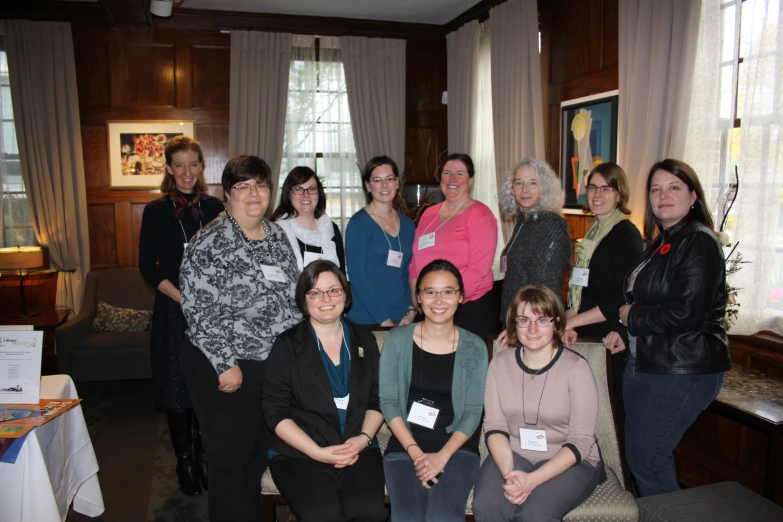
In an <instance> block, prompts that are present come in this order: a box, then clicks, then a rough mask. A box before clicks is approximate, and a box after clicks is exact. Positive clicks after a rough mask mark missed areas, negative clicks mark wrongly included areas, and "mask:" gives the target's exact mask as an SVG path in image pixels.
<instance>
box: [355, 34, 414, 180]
mask: <svg viewBox="0 0 783 522" xmlns="http://www.w3.org/2000/svg"><path fill="white" fill-rule="evenodd" d="M405 44H406V42H405V40H391V39H386V38H362V37H358V36H344V37H341V38H340V47H341V48H342V62H343V64H344V65H345V80H346V85H347V88H348V104H349V105H350V108H351V122H352V125H353V137H354V140H355V142H356V155H357V159H358V161H359V165H360V167H364V165H365V164H366V163H367V162H368V161H369V160H370V159H371V158H372V157H374V156H378V155H380V154H386V155H388V156H390V157H392V158H393V159H394V160H395V161H397V162H403V161H404V158H405Z"/></svg>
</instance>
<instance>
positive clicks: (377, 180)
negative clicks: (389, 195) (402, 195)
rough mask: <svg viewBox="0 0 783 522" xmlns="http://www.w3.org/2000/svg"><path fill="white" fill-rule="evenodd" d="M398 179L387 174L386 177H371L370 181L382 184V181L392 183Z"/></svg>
mask: <svg viewBox="0 0 783 522" xmlns="http://www.w3.org/2000/svg"><path fill="white" fill-rule="evenodd" d="M396 179H397V178H396V177H395V176H387V177H385V178H370V183H374V184H376V185H380V184H381V183H383V182H384V181H385V182H386V183H389V184H391V183H394V180H396Z"/></svg>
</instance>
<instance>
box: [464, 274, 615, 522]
mask: <svg viewBox="0 0 783 522" xmlns="http://www.w3.org/2000/svg"><path fill="white" fill-rule="evenodd" d="M506 324H508V332H507V333H508V344H509V346H510V347H511V348H510V349H508V350H504V351H502V352H501V353H499V354H498V355H496V356H495V357H494V358H493V360H492V362H491V364H490V365H489V371H488V373H487V384H486V388H485V393H484V435H485V436H486V440H487V447H488V448H489V453H490V455H491V456H492V458H488V459H486V460H485V461H484V464H483V465H482V466H481V470H480V471H479V476H478V480H477V482H476V489H475V492H474V497H473V514H474V516H475V519H476V522H489V521H492V522H496V521H497V522H499V521H511V520H524V521H525V522H531V521H551V520H561V519H562V518H563V517H564V516H565V515H566V514H567V513H568V512H569V511H571V510H572V509H574V508H575V507H576V506H578V505H579V504H580V503H582V502H583V501H584V500H585V499H586V498H587V497H589V496H590V494H591V493H592V492H593V490H594V489H595V487H596V486H597V485H598V484H599V483H600V482H603V481H604V480H605V479H606V474H605V472H604V466H603V463H602V462H601V456H600V453H599V450H598V444H597V442H596V440H595V423H596V420H597V418H598V390H597V388H596V384H595V379H594V378H593V372H592V370H591V369H590V366H589V365H588V363H587V361H585V360H584V359H583V358H582V357H581V356H580V355H579V354H577V353H575V352H572V351H571V350H569V349H567V348H565V347H564V346H563V343H562V336H563V332H564V331H565V327H566V317H565V310H564V309H563V305H562V302H561V300H560V298H559V297H558V296H557V295H556V294H555V293H554V292H553V291H552V290H551V289H549V288H547V287H545V286H543V285H529V286H525V287H523V288H522V289H521V290H520V291H519V292H517V294H516V296H515V297H514V300H513V302H512V303H511V307H510V308H509V310H508V314H507V322H506ZM513 347H516V349H514V348H513Z"/></svg>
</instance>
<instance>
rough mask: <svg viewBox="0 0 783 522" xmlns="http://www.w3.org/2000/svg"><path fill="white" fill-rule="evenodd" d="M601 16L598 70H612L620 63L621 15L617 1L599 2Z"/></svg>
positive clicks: (605, 0) (603, 0) (601, 0)
mask: <svg viewBox="0 0 783 522" xmlns="http://www.w3.org/2000/svg"><path fill="white" fill-rule="evenodd" d="M598 3H599V4H600V10H599V12H600V14H601V26H600V30H601V41H600V47H599V49H598V51H599V56H600V60H599V62H598V70H601V71H603V70H605V69H611V68H613V67H617V66H618V64H619V63H620V56H619V39H620V34H619V33H620V14H619V5H618V2H617V0H599V2H598Z"/></svg>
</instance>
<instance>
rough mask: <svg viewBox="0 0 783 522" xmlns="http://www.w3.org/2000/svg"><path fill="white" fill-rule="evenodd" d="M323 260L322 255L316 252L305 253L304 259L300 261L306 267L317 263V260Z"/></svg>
mask: <svg viewBox="0 0 783 522" xmlns="http://www.w3.org/2000/svg"><path fill="white" fill-rule="evenodd" d="M323 258H324V255H323V254H319V253H318V252H305V253H304V258H303V259H302V263H303V264H304V266H307V265H309V264H310V263H312V262H313V261H318V260H319V259H323Z"/></svg>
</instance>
